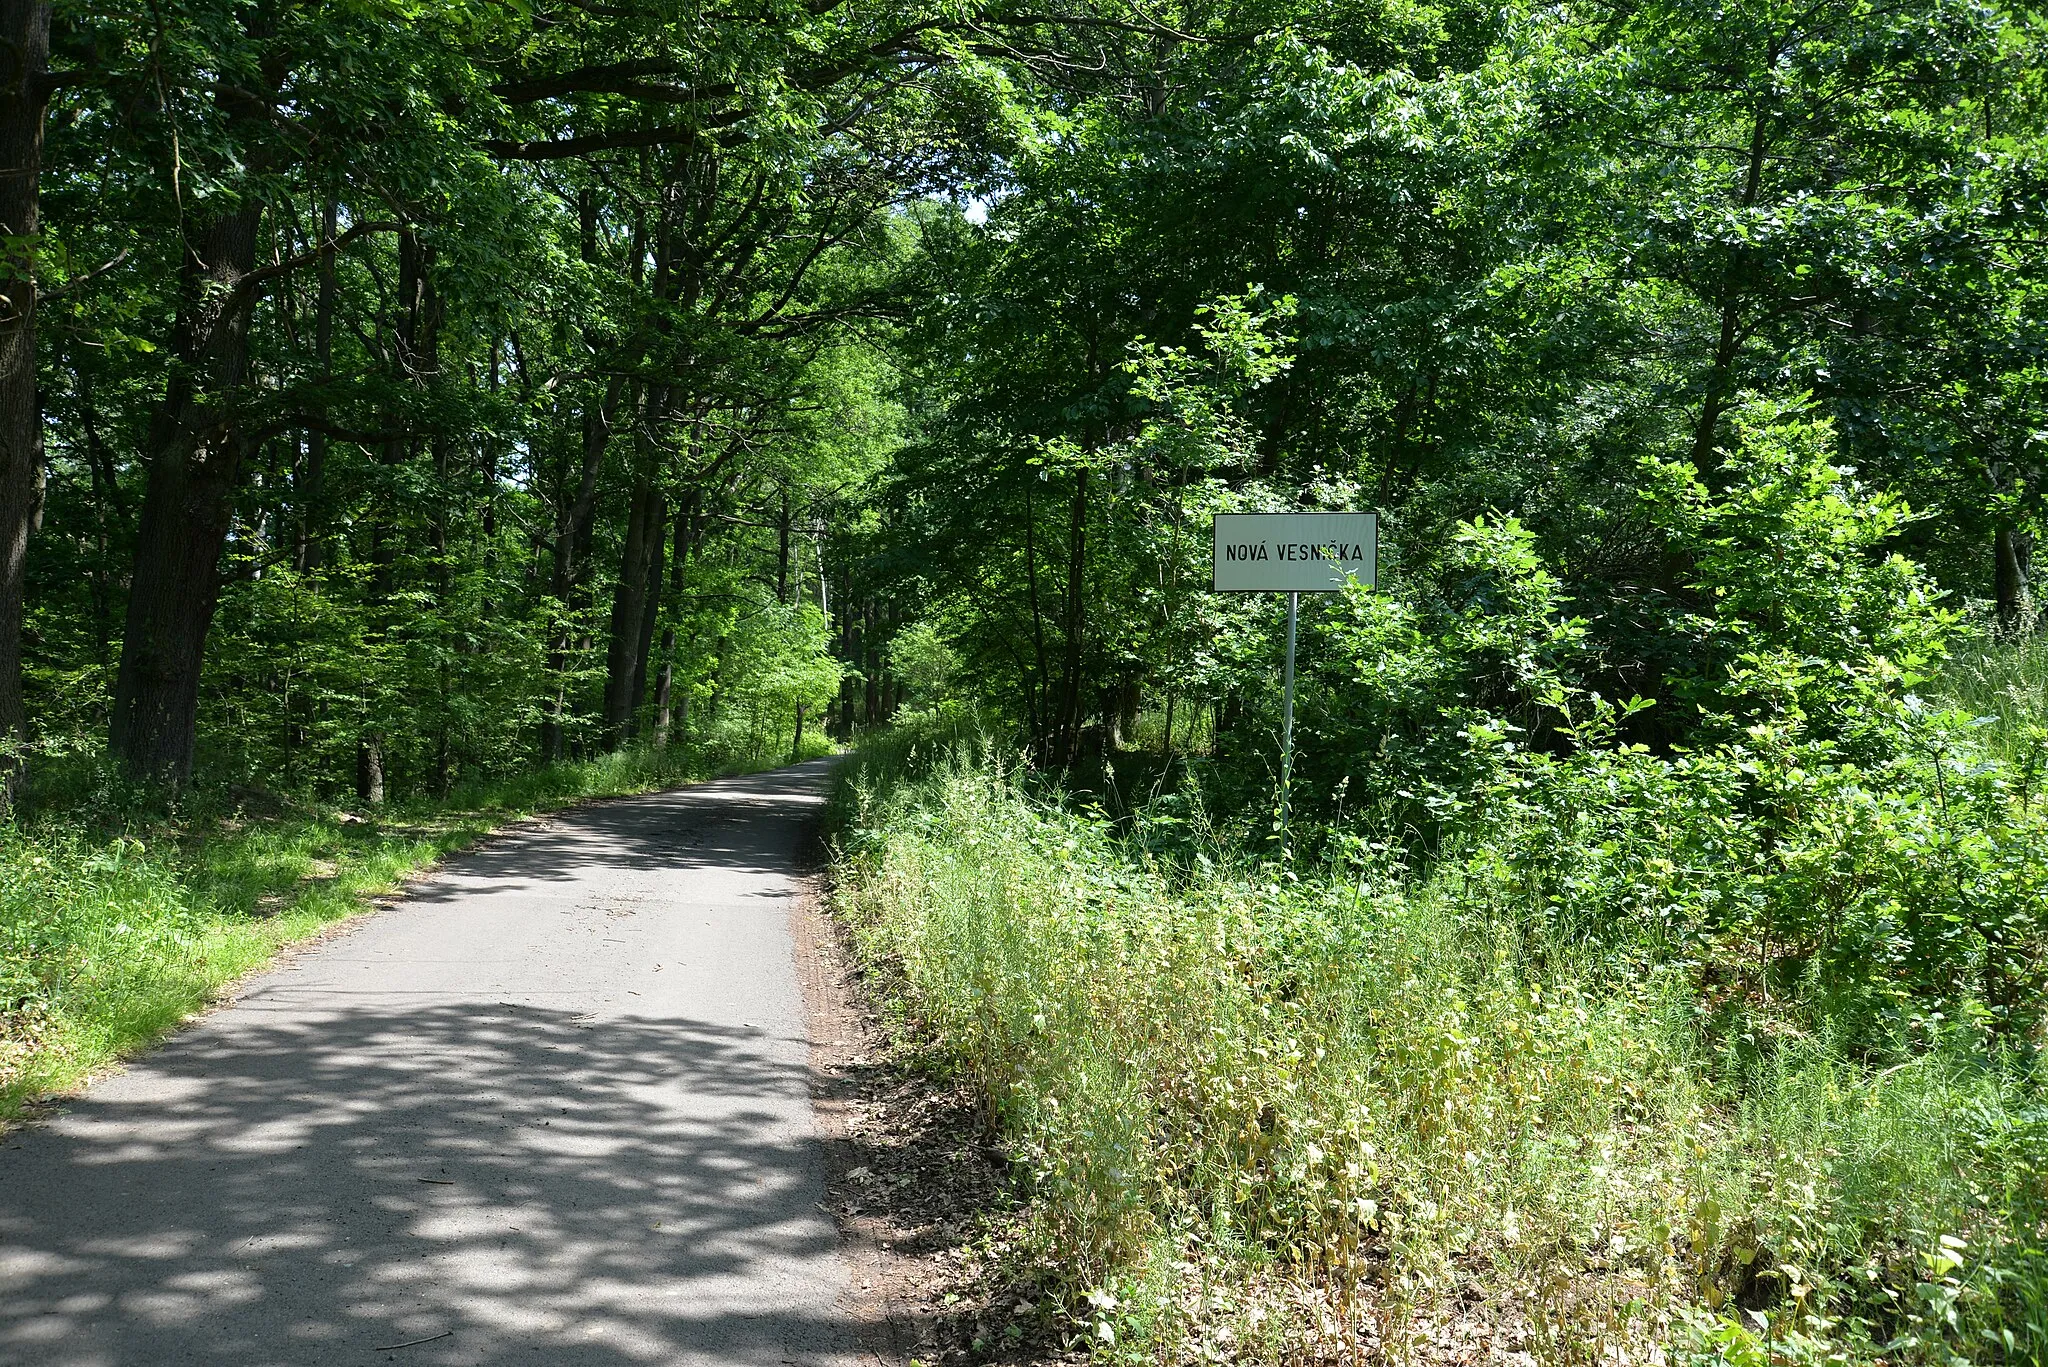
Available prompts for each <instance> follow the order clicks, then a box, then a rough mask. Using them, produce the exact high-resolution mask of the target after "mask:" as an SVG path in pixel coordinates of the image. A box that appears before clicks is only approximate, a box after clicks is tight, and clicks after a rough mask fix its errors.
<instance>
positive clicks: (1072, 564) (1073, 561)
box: [1059, 468, 1088, 764]
mask: <svg viewBox="0 0 2048 1367" xmlns="http://www.w3.org/2000/svg"><path fill="white" fill-rule="evenodd" d="M1087 569H1088V471H1087V470H1086V469H1085V468H1084V469H1080V470H1076V471H1075V472H1074V502H1073V505H1072V507H1071V509H1070V511H1069V514H1068V519H1067V621H1066V635H1067V640H1066V648H1067V649H1066V655H1067V658H1066V670H1065V678H1064V679H1063V681H1062V687H1061V696H1060V720H1059V729H1060V736H1059V740H1060V752H1061V758H1062V759H1063V760H1064V761H1065V762H1067V763H1069V764H1071V763H1073V761H1074V760H1075V758H1076V757H1077V756H1078V755H1079V753H1080V744H1081V660H1082V648H1081V647H1082V642H1081V636H1082V631H1083V628H1084V621H1083V618H1084V615H1085V612H1086V608H1087V598H1086V595H1085V593H1084V589H1085V580H1086V577H1087Z"/></svg>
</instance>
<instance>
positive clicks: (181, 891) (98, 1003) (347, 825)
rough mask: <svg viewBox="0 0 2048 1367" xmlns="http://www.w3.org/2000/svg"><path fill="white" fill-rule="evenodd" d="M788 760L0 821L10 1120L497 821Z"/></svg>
mask: <svg viewBox="0 0 2048 1367" xmlns="http://www.w3.org/2000/svg"><path fill="white" fill-rule="evenodd" d="M821 753H822V752H821ZM786 759H787V755H786V754H777V755H774V756H754V757H748V758H740V759H734V758H730V757H723V758H722V757H719V756H712V755H706V754H704V753H702V752H699V751H695V750H683V749H674V750H669V751H663V752H653V751H632V752H627V753H623V754H618V755H610V756H606V757H604V758H601V759H597V760H591V761H587V762H582V763H573V764H558V765H553V766H550V767H548V768H546V769H541V770H537V771H535V772H532V773H529V774H525V775H522V776H520V777H517V778H513V779H506V780H502V781H498V782H494V783H491V784H488V785H484V786H479V787H474V788H468V789H463V790H458V791H457V792H456V793H454V794H453V795H451V796H450V797H449V798H447V799H445V800H442V801H438V802H419V803H412V804H405V805H399V806H394V807H392V808H388V809H385V810H381V811H379V812H377V813H376V814H375V816H374V819H369V820H365V819H363V818H361V817H359V816H357V815H355V814H354V813H352V812H348V811H346V810H344V809H340V808H321V807H296V806H291V805H287V804H281V803H278V802H276V801H275V800H274V799H273V800H269V801H268V802H267V803H265V804H264V805H265V807H266V808H267V810H266V811H265V813H264V814H263V815H250V814H249V813H248V811H247V810H246V807H247V806H248V805H249V804H247V803H243V804H238V809H234V810H229V811H226V812H218V811H217V812H215V813H214V814H211V815H200V816H187V817H186V818H184V819H182V820H179V819H168V820H167V819H155V820H148V821H136V820H133V819H129V820H123V821H110V820H108V819H107V818H106V817H105V816H104V815H102V816H101V817H100V818H99V819H97V820H94V821H91V822H87V821H85V820H83V819H81V818H80V817H79V816H78V815H77V809H76V808H75V807H74V808H71V809H69V810H68V811H67V810H59V811H56V812H48V811H46V812H45V814H44V815H42V816H40V817H35V818H31V819H30V820H29V821H28V823H27V824H26V825H25V826H5V827H0V1120H6V1119H10V1118H13V1117H17V1116H19V1115H20V1114H21V1113H22V1111H23V1108H24V1107H25V1106H27V1105H29V1104H30V1103H32V1102H33V1101H34V1099H35V1098H37V1097H39V1096H43V1095H46V1094H49V1093H52V1092H61V1091H64V1090H66V1089H68V1088H70V1087H73V1086H75V1085H77V1084H78V1083H79V1082H80V1081H81V1080H82V1079H84V1078H85V1077H86V1076H87V1075H88V1074H89V1073H91V1072H92V1070H94V1069H95V1068H98V1067H101V1066H103V1065H105V1064H106V1063H109V1062H111V1061H113V1060H115V1059H118V1058H121V1057H123V1056H125V1055H128V1054H132V1053H134V1052H135V1051H136V1050H138V1049H141V1048H143V1047H145V1046H146V1045H148V1044H149V1043H150V1042H151V1041H153V1040H155V1039H156V1038H158V1037H159V1036H161V1035H162V1034H163V1033H164V1032H165V1031H167V1030H169V1029H171V1028H172V1027H174V1026H176V1025H177V1024H178V1023H179V1022H181V1021H183V1020H184V1019H185V1018H186V1017H187V1016H189V1015H190V1014H191V1013H192V1012H194V1011H196V1010H198V1009H200V1008H201V1007H203V1006H204V1005H205V1004H206V1003H207V1002H208V1001H209V1000H210V999H211V998H212V997H213V995H214V994H215V993H216V992H217V991H218V990H219V989H220V988H221V987H222V986H223V985H224V984H227V983H229V982H232V981H234V980H235V979H236V978H239V977H241V976H242V975H244V974H246V973H248V972H249V971H251V970H252V969H256V968H259V967H261V966H262V965H263V964H265V963H266V962H268V961H269V960H270V959H271V958H272V957H273V956H274V955H276V953H277V952H278V951H279V950H280V949H283V948H285V947H286V946H288V945H291V944H294V943H296V942H298V941H301V940H304V939H305V938H306V937H308V936H309V935H312V934H314V933H315V932H317V931H319V930H321V929H323V928H325V927H327V926H330V925H332V924H334V923H335V922H337V921H340V920H342V919H344V918H346V917H348V916H351V915H353V914H355V913H357V912H359V911H362V910H363V909H364V908H365V907H366V905H367V904H368V901H369V899H370V898H372V897H374V896H376V895H378V894H381V893H386V892H389V891H391V890H392V889H393V888H395V887H396V886H398V884H399V883H401V882H402V881H403V880H404V879H406V878H407V877H408V876H410V875H412V874H415V873H417V872H419V871H420V870H421V869H423V868H425V867H426V866H428V865H429V864H431V863H433V862H434V861H435V860H436V859H439V858H440V857H442V856H443V855H445V854H447V853H449V852H450V851H452V850H457V849H461V848H463V847H464V846H466V845H470V844H473V843H474V842H476V841H477V840H479V839H481V838H482V837H484V836H486V835H488V834H489V833H490V832H491V831H492V830H494V829H496V828H497V827H500V826H503V825H505V824H506V823H508V822H511V821H516V820H519V819H520V818H522V817H526V816H531V815H534V814H536V813H541V812H545V811H549V810H551V809H554V808H559V807H562V806H566V805H568V804H570V803H573V802H577V801H580V800H582V799H585V798H593V797H608V796H618V795H623V794H628V793H637V792H646V791H650V790H653V789H658V788H664V787H672V786H675V785H678V784H682V783H687V782H691V781H693V780H697V779H702V778H706V777H709V776H710V775H712V774H713V773H718V772H727V773H738V772H747V771H751V770H758V769H766V768H773V767H775V766H776V765H778V764H781V763H783V762H785V761H786ZM209 805H214V806H218V805H219V804H218V802H217V800H216V801H215V802H214V803H211V804H209Z"/></svg>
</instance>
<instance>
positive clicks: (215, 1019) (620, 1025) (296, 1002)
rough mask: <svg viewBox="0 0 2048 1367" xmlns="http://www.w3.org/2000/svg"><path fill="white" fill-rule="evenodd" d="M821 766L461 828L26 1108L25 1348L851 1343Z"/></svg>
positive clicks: (839, 1353)
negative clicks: (198, 1008)
mask: <svg viewBox="0 0 2048 1367" xmlns="http://www.w3.org/2000/svg"><path fill="white" fill-rule="evenodd" d="M826 764H827V762H825V761H820V762H817V763H813V764H807V765H801V766H798V767H795V768H791V769H785V770H782V771H781V772H779V773H774V774H763V775H758V776H755V777H753V778H744V779H733V780H727V781H723V782H718V783H710V784H705V785H703V786H701V787H697V788H690V789H685V790H683V791H680V792H672V793H662V794H657V795H654V796H650V797H643V798H634V799H629V800H624V801H618V802H608V803H603V804H599V805H596V806H593V807H590V808H586V809H584V810H581V811H577V812H573V813H569V814H566V815H564V816H562V817H560V818H558V819H557V820H556V822H555V823H554V825H553V827H552V828H551V829H546V830H540V831H533V832H528V833H522V834H520V835H517V836H515V837H513V838H510V839H506V840H503V841H501V842H498V843H496V844H493V845H491V846H490V847H488V848H486V849H483V850H481V851H478V852H476V853H473V854H470V855H467V856H464V857H461V858H458V859H456V860H454V861H453V862H452V863H451V864H450V865H449V866H448V867H447V869H446V870H445V871H444V872H443V873H442V874H441V876H440V877H438V878H436V879H435V880H433V881H432V882H430V883H427V884H424V885H422V886H421V887H420V888H419V889H418V890H417V891H415V892H414V893H413V894H412V895H411V896H409V897H408V898H407V899H406V900H405V901H404V902H403V903H401V904H400V905H398V906H395V907H393V908H391V909H390V910H387V911H384V912H382V913H380V914H379V915H377V916H375V917H374V918H371V919H369V920H368V921H366V922H365V923H364V924H362V925H361V926H360V927H359V928H357V929H355V930H353V931H352V932H350V933H348V934H346V935H343V936H341V937H339V938H337V939H335V940H334V941H332V942H330V943H328V944H326V945H324V946H321V947H319V948H317V949H314V950H312V951H310V952H308V953H306V954H304V955H303V956H301V957H299V958H297V959H296V960H295V961H293V962H291V963H290V964H289V965H287V966H286V967H284V968H282V969H280V970H277V971H274V972H272V973H270V974H269V975H267V976H265V977H263V978H261V979H259V980H257V981H256V982H254V983H253V984H251V986H250V989H249V990H248V991H247V992H246V993H245V994H244V995H243V996H242V997H241V999H240V1000H239V1001H237V1002H236V1003H235V1004H234V1005H232V1006H230V1007H227V1008H226V1009H223V1010H221V1011H218V1012H216V1013H214V1014H213V1015H211V1016H209V1017H208V1018H206V1019H205V1020H204V1021H202V1022H200V1023H199V1024H198V1025H196V1026H194V1027H193V1028H192V1029H190V1030H188V1031H186V1032H184V1033H183V1034H181V1035H179V1036H177V1037H176V1038H175V1039H173V1040H172V1041H171V1042H170V1043H169V1044H168V1045H166V1046H165V1047H164V1048H162V1049H160V1050H158V1051H157V1052H155V1053H153V1054H151V1055H149V1056H148V1057H147V1058H145V1059H144V1060H142V1061H141V1062H139V1063H137V1064H136V1065H135V1066H133V1067H132V1068H130V1069H129V1070H128V1071H126V1072H125V1073H122V1074H121V1075H119V1076H116V1077H113V1078H111V1079H109V1080H107V1081H105V1082H103V1083H101V1084H100V1085H98V1086H96V1087H94V1088H92V1089H91V1090H90V1091H89V1092H87V1093H86V1094H85V1095H84V1096H83V1097H82V1098H80V1099H79V1100H78V1101H77V1102H76V1103H75V1104H73V1105H72V1106H70V1107H69V1109H68V1111H67V1112H66V1114H64V1115H63V1116H62V1117H61V1118H60V1119H58V1120H56V1121H54V1122H53V1123H51V1124H48V1125H44V1126H40V1127H32V1128H30V1129H27V1130H24V1131H21V1132H17V1133H15V1134H12V1135H8V1136H0V1363H5V1364H8V1367H16V1364H19V1367H172V1364H186V1363H193V1364H198V1363H204V1364H207V1365H208V1367H227V1365H228V1364H236V1365H237V1367H239V1365H240V1364H266V1365H267V1364H309V1365H310V1364H351V1363H372V1362H386V1361H395V1362H403V1363H417V1364H422V1367H442V1365H443V1364H472V1363H533V1364H546V1367H585V1365H586V1364H589V1365H592V1367H595V1365H596V1364H607V1365H610V1364H628V1363H631V1364H711V1363H717V1364H755V1363H761V1364H771V1365H772V1367H780V1365H781V1364H785V1363H794V1364H813V1363H818V1364H839V1363H842V1362H851V1361H853V1360H854V1351H853V1344H854V1341H855V1335H854V1331H853V1327H852V1324H851V1321H850V1319H849V1318H848V1316H847V1315H846V1314H845V1312H844V1311H843V1310H842V1309H841V1307H840V1303H839V1302H840V1297H841V1295H842V1293H843V1292H844V1290H845V1282H846V1275H847V1274H846V1270H845V1265H844V1264H843V1263H842V1261H841V1259H840V1254H839V1250H838V1246H837V1241H836V1236H835V1234H834V1232H833V1228H832V1225H831V1223H830V1221H829V1220H828V1219H827V1218H826V1217H825V1215H824V1214H823V1213H822V1212H821V1210H820V1207H819V1202H821V1201H822V1200H823V1199H824V1189H823V1177H822V1168H821V1165H820V1158H819V1154H818V1151H817V1141H816V1136H815V1133H814V1130H813V1126H812V1116H811V1107H810V1101H809V1095H808V1091H807V1084H806V1074H805V1068H806V1050H807V1043H806V1040H805V1033H804V1015H803V1006H802V1000H801V997H800V994H799V990H798V983H797V979H796V972H795V965H794V960H793V957H792V946H791V943H790V936H789V926H788V917H787V911H788V902H789V898H790V896H791V893H792V891H793V889H794V874H793V864H794V859H795V856H796V853H797V848H798V844H799V841H800V839H801V838H802V836H803V831H804V827H805V826H806V824H807V823H808V822H809V821H811V820H812V819H813V818H814V816H815V815H816V811H817V808H818V805H819V804H820V803H821V802H822V800H823V795H824V791H825V786H826V777H827V775H826ZM417 1340H425V1341H424V1342H416V1341H417ZM399 1344H409V1345H410V1346H406V1347H391V1345H399Z"/></svg>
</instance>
